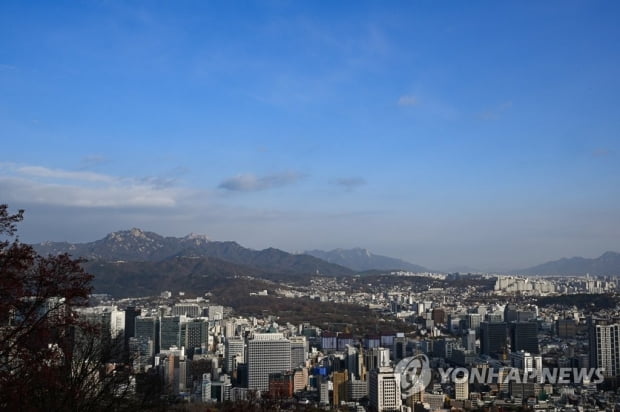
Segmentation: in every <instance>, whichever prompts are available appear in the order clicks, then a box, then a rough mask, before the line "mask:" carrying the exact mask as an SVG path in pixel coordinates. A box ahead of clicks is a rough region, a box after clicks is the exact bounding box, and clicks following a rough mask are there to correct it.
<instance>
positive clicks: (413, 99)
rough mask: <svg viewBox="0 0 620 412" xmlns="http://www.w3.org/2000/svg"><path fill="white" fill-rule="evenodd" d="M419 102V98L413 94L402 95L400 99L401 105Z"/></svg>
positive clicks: (411, 104)
mask: <svg viewBox="0 0 620 412" xmlns="http://www.w3.org/2000/svg"><path fill="white" fill-rule="evenodd" d="M416 104H418V98H417V97H415V96H411V95H405V96H400V98H399V99H398V105H399V106H415V105H416Z"/></svg>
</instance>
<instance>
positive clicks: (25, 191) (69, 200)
mask: <svg viewBox="0 0 620 412" xmlns="http://www.w3.org/2000/svg"><path fill="white" fill-rule="evenodd" d="M162 182H163V183H166V184H163V183H162ZM0 193H2V194H3V200H2V201H6V202H16V203H32V204H41V205H55V206H76V207H172V206H175V205H177V204H178V202H179V199H180V198H181V197H184V196H187V195H188V191H187V190H184V189H181V188H178V187H174V186H173V185H172V184H170V182H169V181H168V180H167V179H163V178H153V177H147V178H139V179H134V178H120V177H116V176H111V175H105V174H101V173H93V172H88V171H69V170H62V169H50V168H47V167H43V166H31V165H26V166H21V165H15V164H10V163H3V164H0Z"/></svg>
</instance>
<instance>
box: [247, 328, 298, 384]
mask: <svg viewBox="0 0 620 412" xmlns="http://www.w3.org/2000/svg"><path fill="white" fill-rule="evenodd" d="M289 369H291V342H290V341H289V340H288V339H286V338H285V337H284V335H283V334H281V333H256V334H254V337H253V339H250V340H249V341H248V387H249V388H250V389H256V390H259V391H261V392H267V391H268V390H269V374H270V373H276V372H283V371H287V370H289Z"/></svg>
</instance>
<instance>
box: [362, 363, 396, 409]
mask: <svg viewBox="0 0 620 412" xmlns="http://www.w3.org/2000/svg"><path fill="white" fill-rule="evenodd" d="M368 397H369V399H370V408H371V410H373V411H376V412H384V411H399V410H400V407H401V406H402V399H401V393H400V374H398V373H394V370H393V369H392V368H390V367H380V368H378V369H374V370H372V371H371V372H370V375H369V378H368Z"/></svg>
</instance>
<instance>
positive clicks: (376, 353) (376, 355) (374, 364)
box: [364, 348, 390, 371]
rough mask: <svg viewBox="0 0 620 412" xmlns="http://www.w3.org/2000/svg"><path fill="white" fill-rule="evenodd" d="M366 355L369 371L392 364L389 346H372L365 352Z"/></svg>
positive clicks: (365, 361) (365, 360)
mask: <svg viewBox="0 0 620 412" xmlns="http://www.w3.org/2000/svg"><path fill="white" fill-rule="evenodd" d="M364 357H365V359H364V363H365V365H366V370H368V371H372V370H374V369H378V368H380V367H387V366H390V350H389V349H388V348H372V349H370V350H367V351H366V352H364Z"/></svg>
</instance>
